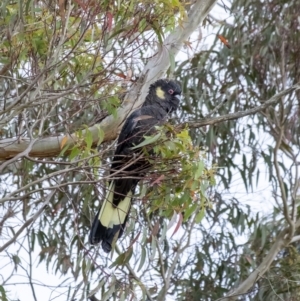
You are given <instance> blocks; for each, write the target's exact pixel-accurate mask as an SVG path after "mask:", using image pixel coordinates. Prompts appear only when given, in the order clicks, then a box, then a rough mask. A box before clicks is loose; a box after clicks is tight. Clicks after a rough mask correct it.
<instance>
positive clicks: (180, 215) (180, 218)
mask: <svg viewBox="0 0 300 301" xmlns="http://www.w3.org/2000/svg"><path fill="white" fill-rule="evenodd" d="M178 216H179V219H178V222H177V225H176V228H175V230H174V232H173V234H172V236H171V238H172V237H173V235H174V234H175V233H176V232H177V231H178V229H179V228H180V226H181V224H182V220H183V216H182V214H181V212H180V213H179V214H178Z"/></svg>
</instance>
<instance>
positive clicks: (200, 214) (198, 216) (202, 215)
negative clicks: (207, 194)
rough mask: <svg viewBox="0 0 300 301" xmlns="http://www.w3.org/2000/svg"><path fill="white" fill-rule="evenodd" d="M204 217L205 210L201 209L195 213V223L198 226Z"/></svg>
mask: <svg viewBox="0 0 300 301" xmlns="http://www.w3.org/2000/svg"><path fill="white" fill-rule="evenodd" d="M204 216H205V209H204V208H201V210H200V211H199V212H198V213H197V215H196V217H195V222H196V223H197V224H199V223H200V222H201V221H202V219H203V217H204Z"/></svg>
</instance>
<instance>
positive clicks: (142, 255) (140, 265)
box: [137, 246, 146, 272]
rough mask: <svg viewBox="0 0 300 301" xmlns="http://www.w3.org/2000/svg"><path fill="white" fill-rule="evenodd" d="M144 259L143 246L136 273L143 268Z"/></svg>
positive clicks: (144, 250) (144, 249)
mask: <svg viewBox="0 0 300 301" xmlns="http://www.w3.org/2000/svg"><path fill="white" fill-rule="evenodd" d="M145 259H146V248H145V247H144V246H142V254H141V260H140V264H139V267H138V268H137V271H138V272H139V271H140V269H141V268H142V267H143V265H144V263H145Z"/></svg>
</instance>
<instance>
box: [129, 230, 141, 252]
mask: <svg viewBox="0 0 300 301" xmlns="http://www.w3.org/2000/svg"><path fill="white" fill-rule="evenodd" d="M140 234H141V231H140V232H139V233H138V235H137V236H136V237H135V238H134V239H133V241H132V242H131V243H130V246H129V247H128V249H130V248H131V247H132V246H133V244H134V243H135V242H136V241H137V240H138V238H139V236H140ZM128 249H127V250H128Z"/></svg>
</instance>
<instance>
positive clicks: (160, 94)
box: [156, 87, 165, 99]
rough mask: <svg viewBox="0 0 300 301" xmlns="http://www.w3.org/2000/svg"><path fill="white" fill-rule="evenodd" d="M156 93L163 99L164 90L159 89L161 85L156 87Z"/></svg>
mask: <svg viewBox="0 0 300 301" xmlns="http://www.w3.org/2000/svg"><path fill="white" fill-rule="evenodd" d="M156 95H157V96H158V97H159V98H161V99H165V92H164V91H163V90H162V89H161V87H157V88H156Z"/></svg>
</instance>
